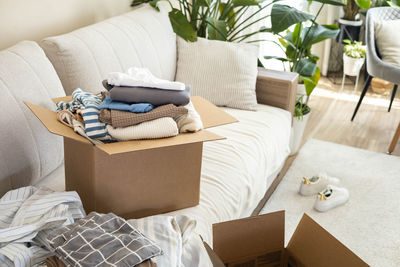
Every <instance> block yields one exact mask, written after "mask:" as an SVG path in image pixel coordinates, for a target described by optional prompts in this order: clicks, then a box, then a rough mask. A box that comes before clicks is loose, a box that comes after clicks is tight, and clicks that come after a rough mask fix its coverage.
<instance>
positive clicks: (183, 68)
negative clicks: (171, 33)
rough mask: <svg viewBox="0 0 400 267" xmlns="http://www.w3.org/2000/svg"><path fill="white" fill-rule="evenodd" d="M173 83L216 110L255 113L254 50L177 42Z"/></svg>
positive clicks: (219, 43)
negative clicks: (226, 109)
mask: <svg viewBox="0 0 400 267" xmlns="http://www.w3.org/2000/svg"><path fill="white" fill-rule="evenodd" d="M177 42H178V63H177V70H176V80H177V81H179V82H183V83H185V84H187V85H190V86H191V94H192V95H198V96H202V97H204V98H206V99H207V100H209V101H210V102H212V103H214V104H215V105H217V106H226V107H231V108H238V109H247V110H256V109H257V98H256V92H255V89H256V80H257V72H258V69H257V58H258V46H256V45H252V44H245V43H229V42H223V41H215V40H207V39H204V38H198V39H197V42H186V41H185V40H183V39H182V38H177Z"/></svg>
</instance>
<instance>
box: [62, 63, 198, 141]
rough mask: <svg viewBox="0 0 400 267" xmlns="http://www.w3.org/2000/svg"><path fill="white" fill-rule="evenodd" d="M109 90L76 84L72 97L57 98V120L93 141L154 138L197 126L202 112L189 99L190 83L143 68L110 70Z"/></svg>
mask: <svg viewBox="0 0 400 267" xmlns="http://www.w3.org/2000/svg"><path fill="white" fill-rule="evenodd" d="M103 85H104V87H105V88H106V89H107V92H105V93H103V94H92V93H87V92H83V91H82V89H79V88H78V89H76V90H75V91H74V92H73V93H72V98H73V100H72V101H70V102H63V101H61V102H58V103H57V109H58V120H59V121H61V122H62V123H64V124H66V125H68V126H69V127H71V128H73V129H74V130H75V132H77V133H79V134H80V135H82V136H84V137H86V138H88V139H89V140H90V141H91V142H92V143H94V144H98V143H102V141H106V142H107V141H114V140H116V141H127V140H137V139H155V138H164V137H171V136H176V135H178V133H179V132H181V133H183V132H196V131H199V130H201V129H202V128H203V124H202V122H201V118H200V116H199V114H198V113H197V112H196V110H195V108H194V107H193V105H192V103H191V102H190V87H189V86H186V85H185V84H183V83H180V82H171V81H167V80H162V79H159V78H157V77H155V76H154V75H152V73H151V72H150V71H149V70H147V69H144V68H130V69H129V70H128V71H127V72H126V73H121V72H112V73H109V74H108V76H107V79H106V80H104V81H103Z"/></svg>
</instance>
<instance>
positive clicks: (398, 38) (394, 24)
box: [375, 19, 400, 66]
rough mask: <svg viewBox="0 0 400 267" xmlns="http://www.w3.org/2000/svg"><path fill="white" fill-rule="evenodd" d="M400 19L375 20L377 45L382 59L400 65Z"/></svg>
mask: <svg viewBox="0 0 400 267" xmlns="http://www.w3.org/2000/svg"><path fill="white" fill-rule="evenodd" d="M399 29H400V19H396V20H384V21H378V22H375V35H376V45H377V46H378V51H379V53H380V55H381V57H382V60H383V61H385V62H387V63H391V64H394V65H397V66H400V34H399Z"/></svg>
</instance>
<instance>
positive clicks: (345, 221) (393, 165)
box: [260, 139, 400, 267]
mask: <svg viewBox="0 0 400 267" xmlns="http://www.w3.org/2000/svg"><path fill="white" fill-rule="evenodd" d="M320 171H325V172H326V173H328V175H330V176H334V177H337V178H340V179H341V182H342V185H343V186H344V187H346V188H348V189H349V191H350V200H349V202H348V203H347V204H345V205H343V206H340V207H337V208H335V209H332V210H330V211H328V212H326V213H319V212H317V211H315V210H314V209H313V205H314V201H315V199H316V197H314V196H311V197H303V196H300V195H299V194H298V193H297V191H298V189H299V186H300V181H301V178H302V177H303V176H312V175H315V174H317V173H318V172H320ZM277 210H286V233H285V237H286V242H288V240H289V239H290V237H291V236H292V234H293V232H294V230H295V227H296V225H297V224H298V222H299V221H300V218H301V216H302V215H303V213H307V214H308V215H310V216H311V217H312V218H313V219H314V220H315V221H317V222H318V223H319V224H320V225H321V226H322V227H324V228H325V229H327V230H328V231H329V232H330V233H331V234H333V235H334V236H335V237H336V238H337V239H339V240H340V241H341V242H342V243H343V244H345V245H346V246H347V247H348V248H350V249H351V250H352V251H353V252H354V253H356V254H357V255H358V256H359V257H360V258H362V259H363V260H364V261H365V262H367V263H368V264H369V265H371V266H385V267H388V266H400V157H396V156H389V155H386V154H384V153H375V152H370V151H366V150H361V149H357V148H353V147H348V146H343V145H338V144H333V143H328V142H324V141H319V140H314V139H311V140H309V141H308V142H307V143H306V144H305V145H304V146H303V148H302V149H301V151H300V152H299V155H298V156H297V158H296V159H295V161H294V162H293V164H292V166H291V167H290V169H289V170H288V172H287V173H286V175H285V177H284V178H283V180H282V182H281V183H280V185H279V186H278V188H277V189H276V191H275V193H274V194H273V195H272V197H271V198H270V199H269V201H268V202H267V203H266V205H265V206H264V208H263V209H262V211H261V213H260V214H265V213H269V212H272V211H277Z"/></svg>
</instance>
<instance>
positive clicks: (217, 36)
mask: <svg viewBox="0 0 400 267" xmlns="http://www.w3.org/2000/svg"><path fill="white" fill-rule="evenodd" d="M207 23H208V26H207V29H208V39H210V40H221V41H226V35H227V33H228V30H227V29H226V26H227V25H226V22H225V21H224V20H218V19H215V18H211V17H208V18H207Z"/></svg>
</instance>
